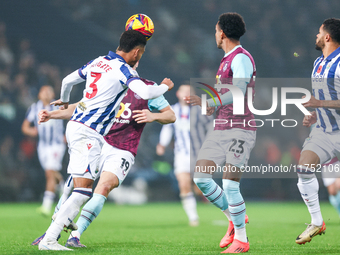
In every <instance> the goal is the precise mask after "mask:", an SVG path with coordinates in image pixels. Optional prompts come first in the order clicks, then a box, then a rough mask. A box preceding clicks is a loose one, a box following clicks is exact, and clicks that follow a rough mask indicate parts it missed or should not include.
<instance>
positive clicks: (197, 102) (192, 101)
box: [184, 95, 208, 106]
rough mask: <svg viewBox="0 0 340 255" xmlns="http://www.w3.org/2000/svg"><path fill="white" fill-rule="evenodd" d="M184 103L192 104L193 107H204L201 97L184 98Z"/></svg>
mask: <svg viewBox="0 0 340 255" xmlns="http://www.w3.org/2000/svg"><path fill="white" fill-rule="evenodd" d="M184 101H185V102H186V103H187V104H191V105H192V106H194V105H199V106H201V105H202V100H201V98H200V97H199V96H196V95H191V96H188V97H184ZM207 106H208V103H207Z"/></svg>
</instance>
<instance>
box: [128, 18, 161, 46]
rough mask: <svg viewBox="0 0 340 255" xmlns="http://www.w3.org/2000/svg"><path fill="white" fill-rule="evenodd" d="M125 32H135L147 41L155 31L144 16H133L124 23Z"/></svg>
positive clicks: (149, 20)
mask: <svg viewBox="0 0 340 255" xmlns="http://www.w3.org/2000/svg"><path fill="white" fill-rule="evenodd" d="M127 30H137V31H138V32H141V33H142V34H143V35H145V37H146V39H147V40H149V39H150V38H151V36H152V35H153V32H154V31H155V27H154V25H153V22H152V20H151V19H150V18H149V17H148V16H146V15H145V14H135V15H132V16H131V17H130V18H129V19H128V20H127V21H126V24H125V31H127Z"/></svg>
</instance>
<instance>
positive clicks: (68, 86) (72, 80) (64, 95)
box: [51, 70, 84, 110]
mask: <svg viewBox="0 0 340 255" xmlns="http://www.w3.org/2000/svg"><path fill="white" fill-rule="evenodd" d="M83 81H84V78H82V77H80V75H79V72H78V70H76V71H74V72H72V73H70V74H69V75H67V76H66V77H65V78H64V79H63V81H62V84H61V92H60V99H59V100H57V101H54V102H52V103H51V105H56V106H61V109H62V110H64V109H67V108H68V102H69V101H70V93H71V90H72V87H73V86H74V85H76V84H79V83H81V82H83Z"/></svg>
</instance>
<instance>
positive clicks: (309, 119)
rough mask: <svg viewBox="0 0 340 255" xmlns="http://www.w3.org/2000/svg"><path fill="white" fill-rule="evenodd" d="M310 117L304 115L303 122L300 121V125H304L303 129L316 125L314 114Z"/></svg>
mask: <svg viewBox="0 0 340 255" xmlns="http://www.w3.org/2000/svg"><path fill="white" fill-rule="evenodd" d="M311 114H312V115H306V116H305V117H304V118H303V120H302V125H304V126H305V127H310V126H311V125H313V124H314V123H316V120H317V119H316V112H315V111H313V112H311Z"/></svg>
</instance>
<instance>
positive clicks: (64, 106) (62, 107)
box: [50, 99, 68, 110]
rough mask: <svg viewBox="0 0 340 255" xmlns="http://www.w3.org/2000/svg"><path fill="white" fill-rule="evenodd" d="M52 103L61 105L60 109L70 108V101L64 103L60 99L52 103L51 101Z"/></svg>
mask: <svg viewBox="0 0 340 255" xmlns="http://www.w3.org/2000/svg"><path fill="white" fill-rule="evenodd" d="M50 105H55V106H60V107H59V109H60V110H65V109H67V108H68V102H67V103H64V102H62V101H61V100H60V99H58V100H56V101H53V102H52V103H50Z"/></svg>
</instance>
